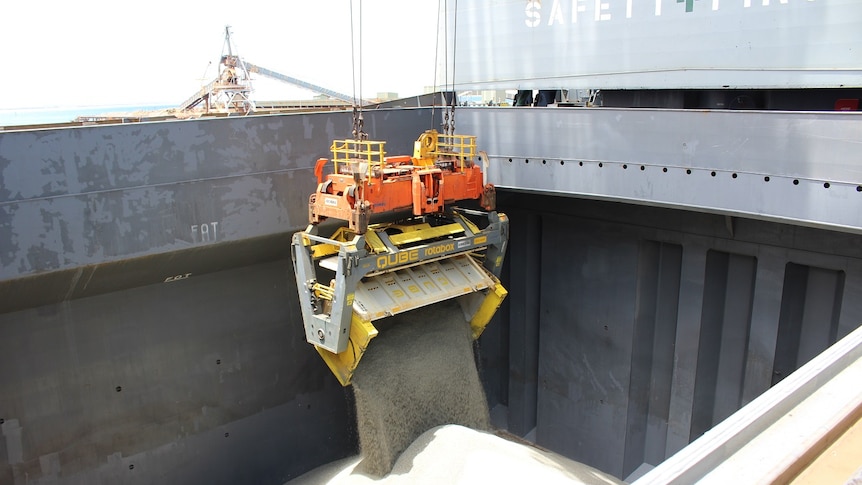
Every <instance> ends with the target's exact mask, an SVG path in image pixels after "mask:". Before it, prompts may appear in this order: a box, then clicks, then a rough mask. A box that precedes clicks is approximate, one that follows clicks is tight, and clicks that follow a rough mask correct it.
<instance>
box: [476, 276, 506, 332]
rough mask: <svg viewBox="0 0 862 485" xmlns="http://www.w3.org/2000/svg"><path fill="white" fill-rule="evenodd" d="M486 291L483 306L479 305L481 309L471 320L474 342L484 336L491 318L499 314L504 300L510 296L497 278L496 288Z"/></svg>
mask: <svg viewBox="0 0 862 485" xmlns="http://www.w3.org/2000/svg"><path fill="white" fill-rule="evenodd" d="M486 291H487V294H486V295H485V299H484V300H482V304H481V305H479V309H478V310H476V313H475V314H474V315H473V318H472V319H471V320H470V329H472V330H473V340H476V339H477V338H479V336H480V335H482V332H484V331H485V327H486V326H488V322H490V321H491V318H493V317H494V314H495V313H497V309H498V308H500V305H502V304H503V300H504V299H506V295H508V294H509V292H508V291H506V289H505V288H503V285H502V284H500V280H498V279H497V278H496V277H494V287H493V288H489V289H488V290H486Z"/></svg>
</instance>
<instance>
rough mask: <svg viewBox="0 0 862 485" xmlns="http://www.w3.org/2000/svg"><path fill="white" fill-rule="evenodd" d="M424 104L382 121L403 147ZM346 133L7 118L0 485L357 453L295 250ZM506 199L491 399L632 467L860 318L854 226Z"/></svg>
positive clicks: (508, 421)
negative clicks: (313, 341) (308, 308)
mask: <svg viewBox="0 0 862 485" xmlns="http://www.w3.org/2000/svg"><path fill="white" fill-rule="evenodd" d="M435 114H436V115H437V117H438V121H439V111H438V112H437V113H435ZM431 116H432V114H431V110H429V109H416V110H398V111H387V110H381V111H376V112H367V113H366V114H365V119H366V125H365V126H366V129H367V130H368V131H369V133H370V135H371V137H372V138H374V137H378V136H380V137H383V139H386V140H389V141H390V143H389V145H387V151H388V152H389V153H391V154H397V153H409V152H410V151H411V150H412V141H413V140H414V139H415V138H416V136H417V134H418V133H419V132H421V131H422V130H424V129H426V128H430V127H433V126H434V123H432V122H431ZM349 128H350V115H349V114H348V113H319V114H301V115H283V116H271V117H258V118H242V119H219V120H210V121H186V122H169V123H168V122H166V123H152V124H138V125H128V126H123V125H120V126H102V127H92V128H76V129H70V130H48V131H43V132H20V133H6V134H0V174H2V177H3V179H2V183H0V263H2V264H0V295H2V298H0V335H2V339H0V419H2V420H3V423H2V439H0V483H2V484H5V483H10V484H12V483H14V484H19V483H81V484H84V483H88V484H89V483H207V484H211V483H226V484H227V483H230V484H236V483H254V484H263V483H272V484H279V483H283V482H284V481H286V480H288V479H290V478H292V477H294V476H297V475H298V474H301V473H302V472H304V471H307V470H309V469H311V468H313V467H315V466H317V465H320V464H322V463H325V462H328V461H331V460H334V459H337V458H340V457H343V456H346V455H348V454H351V453H354V452H355V451H356V437H355V434H354V433H355V432H354V426H353V417H352V414H351V413H352V403H351V402H350V400H351V397H350V393H349V391H346V390H344V389H342V388H341V387H340V386H339V385H338V383H337V381H336V380H335V378H334V377H333V376H332V375H330V374H329V371H328V370H327V369H326V367H325V366H324V364H323V363H322V361H321V360H320V359H319V357H318V356H317V354H316V352H315V351H314V350H313V349H312V348H311V346H309V345H308V344H306V343H305V341H304V337H303V334H302V330H301V329H302V325H301V318H300V313H299V309H298V304H297V301H296V291H295V282H294V279H293V274H292V268H291V265H290V261H289V259H288V258H289V246H288V241H289V236H290V234H291V233H292V232H293V231H295V230H297V229H300V228H302V227H304V225H305V222H306V218H307V197H308V194H309V193H311V192H312V190H313V189H314V183H315V181H314V178H313V176H312V172H311V167H312V166H313V164H314V161H315V160H316V159H317V158H318V157H321V156H327V155H328V147H329V144H330V142H331V139H332V138H334V137H335V138H337V137H345V136H347V135H348V133H349ZM480 145H481V140H480ZM111 146H113V148H108V147H111ZM488 149H489V150H491V148H490V147H488ZM530 149H531V150H532V151H533V152H536V154H537V156H538V158H539V159H541V158H542V153H541V151H542V147H530ZM492 155H493V154H492ZM499 206H500V207H499V209H500V210H501V211H504V212H506V213H507V214H508V215H509V216H510V218H511V241H510V246H509V253H508V255H507V257H506V267H505V268H504V275H503V276H504V284H505V285H506V286H507V288H508V289H509V290H510V296H509V297H508V299H507V300H506V303H504V306H503V308H502V310H501V311H500V313H499V314H498V315H499V316H498V317H497V318H495V321H494V322H492V324H491V325H490V326H489V327H488V330H487V331H486V332H485V334H484V335H483V337H482V340H481V343H480V359H479V360H480V363H481V372H482V376H483V379H484V382H485V385H486V391H487V395H488V400H489V404H490V406H491V407H492V409H493V412H492V416H494V418H495V420H496V423H497V424H498V425H500V426H504V427H508V429H509V430H511V431H512V432H513V433H516V434H519V435H525V434H528V433H531V431H532V432H533V433H534V434H533V436H534V437H535V440H536V441H537V443H538V444H539V445H542V446H546V447H548V448H550V449H552V450H555V451H558V452H560V453H562V454H564V455H566V456H569V457H571V458H574V459H576V460H580V461H583V462H585V463H587V464H590V465H592V466H595V467H597V468H600V469H602V470H604V471H607V472H610V473H612V474H614V475H617V476H620V477H625V476H627V475H628V473H630V472H631V471H632V470H634V469H635V468H637V467H638V466H639V465H640V464H641V463H644V462H646V463H652V464H656V463H658V462H660V461H662V460H663V459H665V458H666V457H667V456H669V455H671V454H673V453H674V452H675V451H677V450H679V449H680V448H681V447H682V446H684V445H685V444H686V443H688V442H689V441H690V440H692V439H694V438H696V437H697V436H699V435H700V434H701V433H703V432H704V431H705V430H707V429H709V428H710V427H711V426H713V425H714V424H715V423H717V422H718V421H720V420H721V419H722V418H724V417H725V416H727V415H728V414H729V413H731V412H733V411H734V410H735V409H737V408H739V407H740V406H741V405H743V404H745V403H747V402H749V401H750V400H751V399H753V398H754V397H756V396H757V395H759V394H760V393H761V392H763V391H764V390H765V389H768V388H769V387H770V386H771V385H772V384H774V383H775V382H777V381H778V380H780V379H781V378H783V377H784V376H785V375H787V374H788V373H789V372H792V371H793V370H794V369H795V368H797V367H799V365H801V364H802V363H804V362H805V361H807V360H808V359H810V357H811V356H813V355H814V354H816V353H817V352H818V351H819V350H822V349H824V348H825V347H826V346H828V345H829V344H830V343H831V342H834V341H835V340H836V339H837V338H840V337H841V336H843V335H845V334H846V333H848V332H849V331H850V330H852V329H853V328H855V327H856V326H858V323H859V322H860V320H862V304H860V303H859V301H860V300H859V299H858V296H856V295H858V294H859V291H860V290H862V243H860V238H859V237H858V236H855V235H852V234H847V233H840V232H831V231H826V230H819V229H811V228H805V227H801V226H794V225H789V224H778V223H770V222H763V221H755V220H749V219H742V218H727V217H724V216H718V215H710V214H705V213H696V212H690V211H683V210H671V209H662V208H656V207H649V206H642V205H641V206H635V205H629V204H622V203H614V202H599V201H589V200H583V199H578V198H572V197H559V196H549V195H540V194H528V193H523V192H519V191H510V190H501V191H500V193H499ZM213 223H215V224H213ZM204 226H206V227H207V230H206V236H204V231H203V229H202V227H204ZM195 228H196V229H195Z"/></svg>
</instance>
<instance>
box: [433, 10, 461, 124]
mask: <svg viewBox="0 0 862 485" xmlns="http://www.w3.org/2000/svg"><path fill="white" fill-rule="evenodd" d="M440 1H442V2H443V14H444V16H445V19H444V20H443V30H444V36H443V38H444V40H443V46H444V49H445V51H444V54H443V62H444V68H443V78H444V79H443V93H444V94H443V96H444V102H445V96H446V94H445V93H447V92H450V93H451V95H452V96H451V99H450V100H449V103H447V105H446V108H445V110H444V112H443V113H444V114H443V125H442V126H443V134H445V135H454V134H455V106H456V105H457V103H458V94H457V93H456V92H455V50H456V48H457V42H458V0H455V13H454V15H453V16H452V17H453V26H452V85H451V91H449V0H440ZM437 32H438V36H439V32H440V9H439V8H438V9H437ZM434 64H435V65H434V76H435V77H436V76H437V65H436V64H437V62H436V55H435V62H434ZM432 116H433V114H432Z"/></svg>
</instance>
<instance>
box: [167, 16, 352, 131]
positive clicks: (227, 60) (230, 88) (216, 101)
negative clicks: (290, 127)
mask: <svg viewBox="0 0 862 485" xmlns="http://www.w3.org/2000/svg"><path fill="white" fill-rule="evenodd" d="M225 51H226V53H225ZM251 74H261V75H264V76H266V77H269V78H272V79H275V80H277V81H281V82H285V83H288V84H292V85H294V86H298V87H301V88H304V89H308V90H309V91H314V92H316V93H320V94H323V95H326V96H328V97H330V98H333V99H337V100H339V101H344V102H345V103H346V104H347V106H350V105H351V104H353V103H354V101H358V102H359V103H360V104H362V105H364V104H367V101H365V100H361V99H360V100H356V99H354V97H353V96H349V95H347V94H343V93H339V92H337V91H333V90H331V89H327V88H324V87H323V86H318V85H316V84H312V83H310V82H307V81H303V80H301V79H297V78H295V77H291V76H287V75H285V74H281V73H278V72H275V71H273V70H270V69H267V68H265V67H261V66H258V65H256V64H252V63H250V62H247V61H245V60H243V59H242V58H241V57H240V56H239V55H237V54H236V53H235V48H234V45H233V41H232V40H231V34H230V26H225V29H224V47H223V48H222V56H221V60H220V62H219V75H218V77H216V78H215V79H213V80H212V81H210V82H209V83H207V84H206V85H204V86H203V87H201V88H200V89H199V90H198V91H197V92H196V93H195V94H193V95H192V96H190V97H189V98H188V99H187V100H185V101H184V102H183V103H182V104H180V110H181V111H189V110H192V109H194V108H195V107H197V106H199V105H200V104H201V103H204V111H205V112H207V113H209V112H211V111H224V112H227V113H239V114H246V113H250V112H252V111H254V109H255V105H254V102H253V101H252V100H251V93H252V91H253V88H252V83H251V76H250V75H251Z"/></svg>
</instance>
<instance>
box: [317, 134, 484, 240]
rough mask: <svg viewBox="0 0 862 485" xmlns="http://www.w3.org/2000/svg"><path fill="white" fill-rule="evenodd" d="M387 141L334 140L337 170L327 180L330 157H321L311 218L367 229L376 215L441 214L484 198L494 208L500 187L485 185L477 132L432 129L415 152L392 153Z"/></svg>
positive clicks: (360, 231) (335, 167)
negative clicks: (325, 172)
mask: <svg viewBox="0 0 862 485" xmlns="http://www.w3.org/2000/svg"><path fill="white" fill-rule="evenodd" d="M385 144H386V142H382V141H369V140H336V141H333V142H332V147H331V150H332V162H333V168H334V170H333V173H331V174H329V175H327V176H326V178H325V179H324V176H323V168H324V166H325V165H326V163H328V162H329V160H328V159H326V158H321V159H319V160H318V161H317V165H316V166H315V169H314V172H315V174H316V175H317V182H318V185H317V191H316V192H315V193H314V194H312V195H311V198H310V200H309V222H310V223H312V224H317V223H318V222H320V221H322V220H324V219H327V218H330V217H332V218H335V219H341V220H345V221H347V222H348V225H349V227H350V229H351V230H353V231H356V232H357V233H359V234H364V233H365V231H366V229H367V228H368V222H369V219H370V217H371V215H372V214H382V213H389V212H397V211H404V210H411V209H412V212H413V215H415V216H420V215H424V214H434V213H441V212H443V210H444V206H445V204H449V203H453V202H457V201H462V200H477V199H481V201H480V203H481V205H482V207H483V208H485V209H486V210H494V208H495V207H494V206H495V205H496V197H495V192H494V186H493V185H491V184H485V183H484V179H483V174H482V170H481V169H480V168H479V166H478V165H476V164H475V163H474V158H475V156H476V137H475V136H472V135H441V134H439V133H437V131H436V130H428V131H426V132H425V133H422V135H420V136H419V139H418V140H416V142H415V143H414V148H413V156H412V157H411V156H408V155H401V156H393V157H386V156H385V155H386V153H385V151H384V149H383V147H384V145H385Z"/></svg>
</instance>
